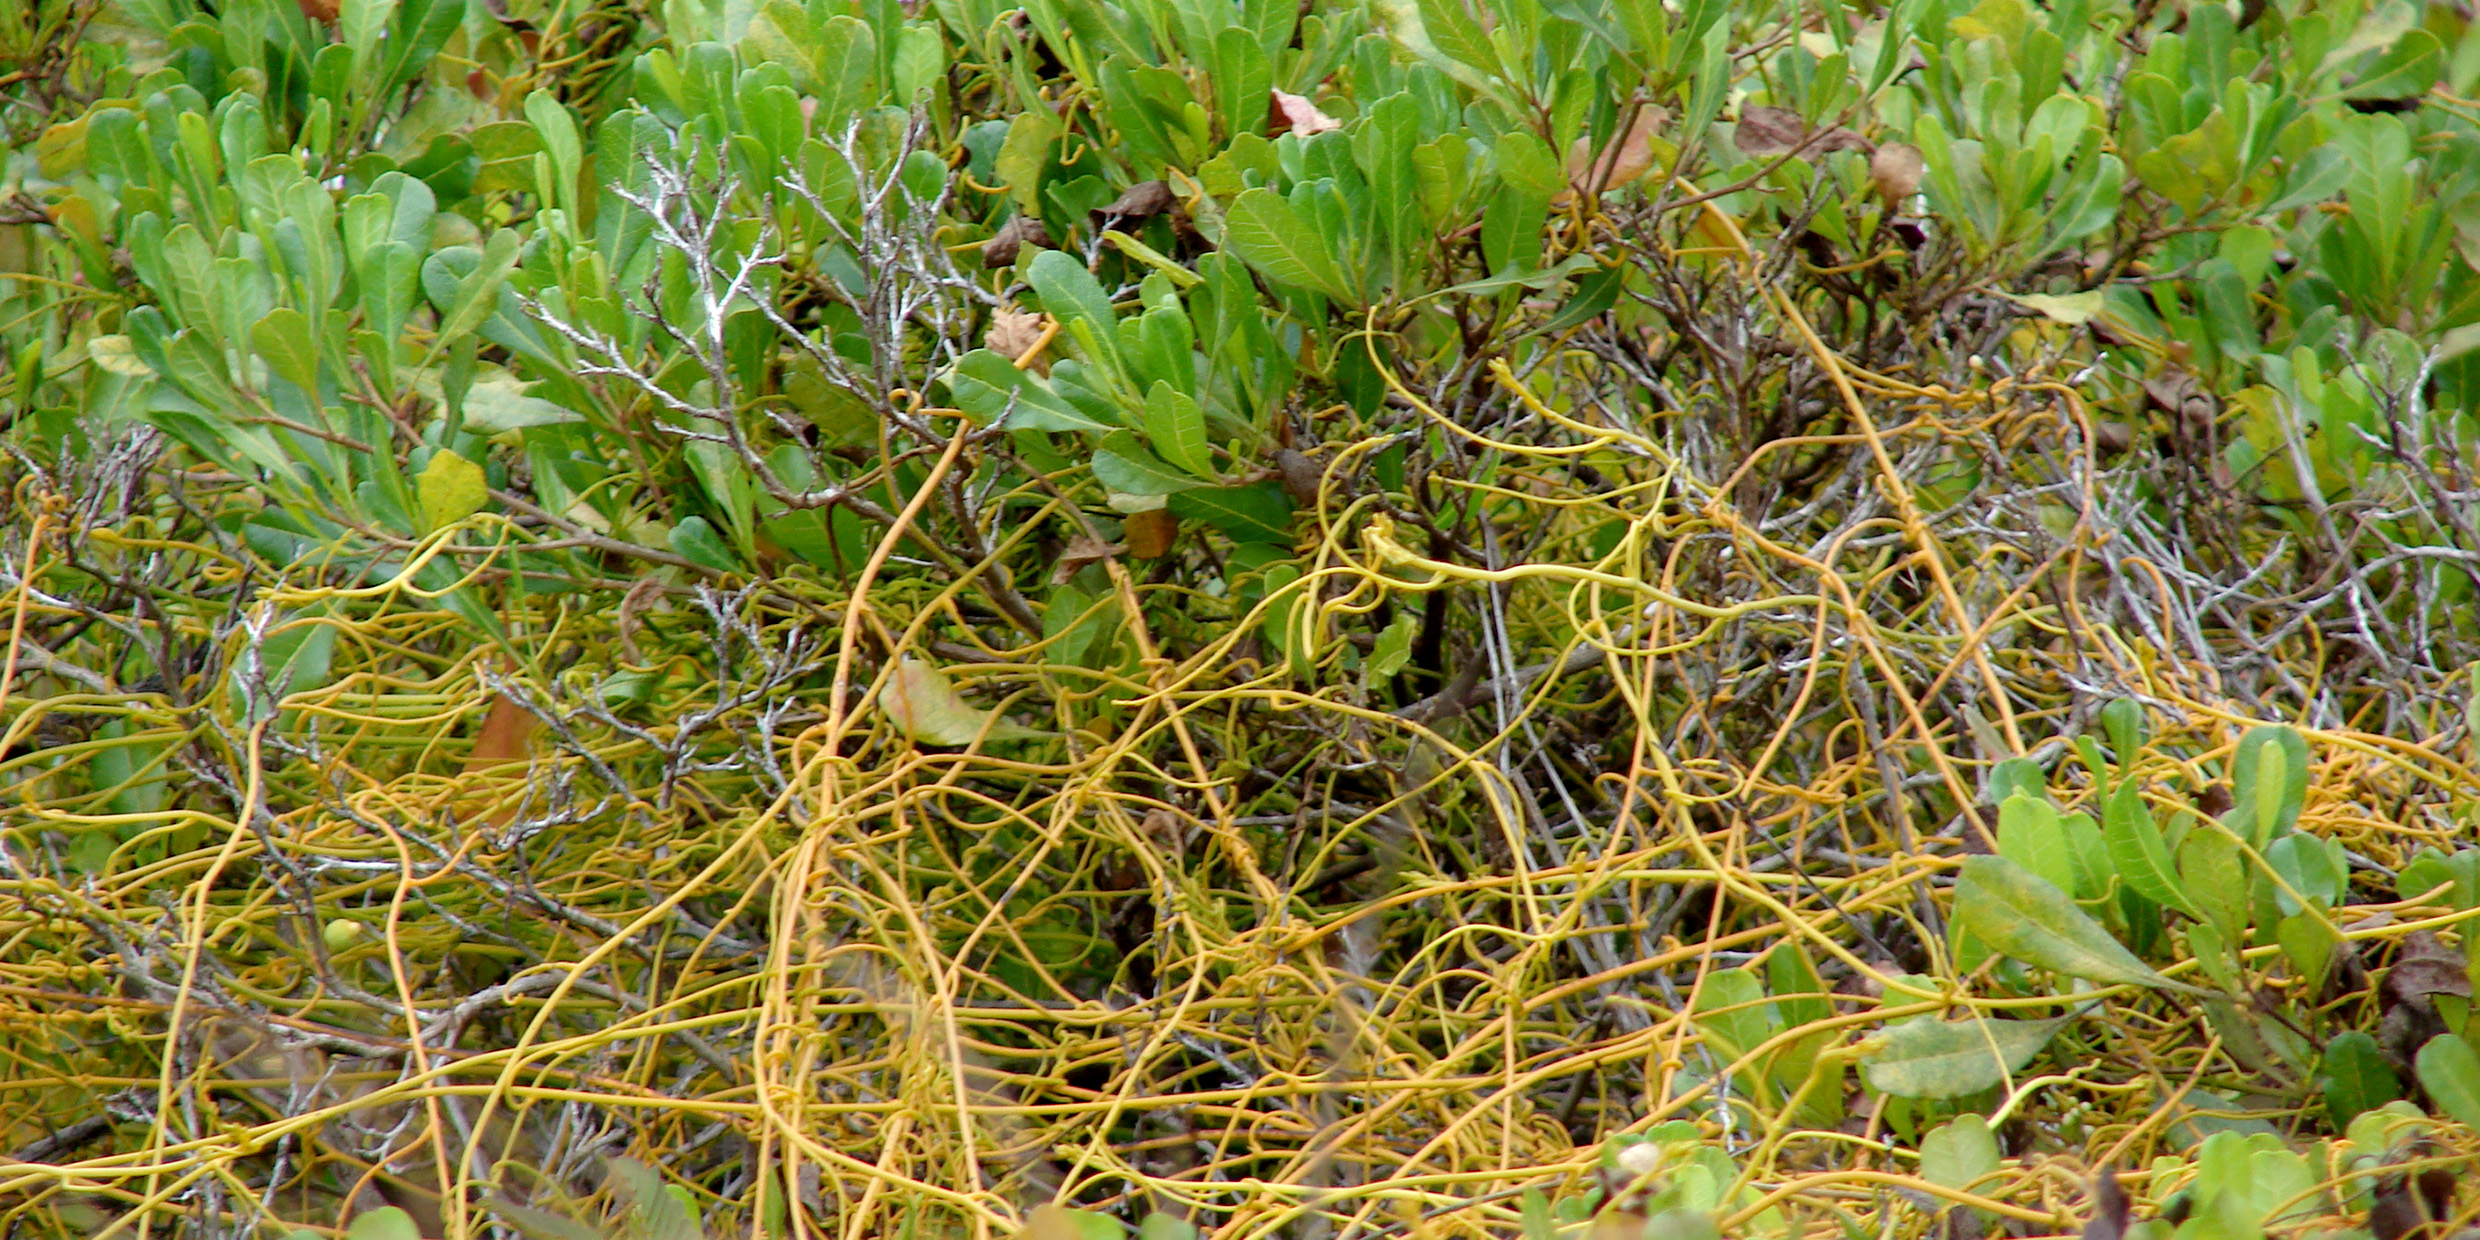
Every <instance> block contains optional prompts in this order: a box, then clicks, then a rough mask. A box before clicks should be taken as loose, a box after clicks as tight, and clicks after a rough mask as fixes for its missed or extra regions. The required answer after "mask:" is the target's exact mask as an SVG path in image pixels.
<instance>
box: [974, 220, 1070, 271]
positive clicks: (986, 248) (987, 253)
mask: <svg viewBox="0 0 2480 1240" xmlns="http://www.w3.org/2000/svg"><path fill="white" fill-rule="evenodd" d="M1028 245H1032V246H1037V247H1040V248H1042V249H1045V250H1048V249H1055V248H1057V246H1056V243H1054V242H1053V241H1052V240H1051V230H1050V226H1049V225H1047V224H1044V223H1043V222H1042V220H1041V217H1039V216H1032V215H1019V216H1015V217H1013V218H1011V219H1009V220H1008V222H1007V223H1005V224H1001V225H1000V226H999V231H997V232H995V233H992V234H990V240H988V241H985V242H983V243H982V266H983V267H984V268H985V269H989V268H995V267H1008V266H1013V265H1014V264H1015V262H1016V256H1017V255H1018V254H1020V253H1022V252H1023V251H1024V248H1025V247H1026V246H1028Z"/></svg>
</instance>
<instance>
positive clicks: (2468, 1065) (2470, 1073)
mask: <svg viewBox="0 0 2480 1240" xmlns="http://www.w3.org/2000/svg"><path fill="white" fill-rule="evenodd" d="M2414 1066H2415V1067H2416V1068H2417V1069H2418V1070H2419V1074H2420V1087H2421V1088H2423V1089H2426V1090H2427V1091H2428V1096H2429V1098H2430V1099H2431V1100H2432V1101H2434V1102H2435V1103H2436V1104H2437V1109H2438V1110H2440V1111H2443V1112H2445V1113H2446V1114H2447V1115H2450V1116H2452V1117H2453V1118H2454V1120H2455V1122H2456V1123H2460V1124H2465V1125H2469V1126H2471V1127H2475V1128H2480V1052H2475V1051H2473V1050H2472V1048H2471V1043H2469V1042H2466V1041H2464V1040H2463V1036H2462V1035H2461V1034H2459V1033H2441V1034H2438V1035H2437V1036H2436V1037H2433V1038H2430V1039H2429V1040H2428V1044H2427V1045H2426V1046H2423V1047H2421V1048H2420V1054H2419V1058H2418V1060H2417V1061H2416V1063H2415V1065H2414Z"/></svg>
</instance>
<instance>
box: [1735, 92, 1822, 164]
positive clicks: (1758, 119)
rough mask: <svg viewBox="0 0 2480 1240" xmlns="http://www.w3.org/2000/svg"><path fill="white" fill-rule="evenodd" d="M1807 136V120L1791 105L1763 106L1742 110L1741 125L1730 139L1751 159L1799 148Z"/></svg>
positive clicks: (1770, 157) (1764, 157)
mask: <svg viewBox="0 0 2480 1240" xmlns="http://www.w3.org/2000/svg"><path fill="white" fill-rule="evenodd" d="M1807 136H1808V122H1806V121H1804V120H1801V119H1800V114H1799V113H1797V112H1794V111H1792V110H1790V109H1789V108H1769V107H1765V106H1763V105H1755V106H1750V107H1744V108H1741V109H1740V110H1739V124H1738V125H1737V126H1736V127H1734V129H1733V130H1732V135H1731V140H1732V141H1733V142H1734V143H1737V144H1738V146H1739V149H1740V151H1741V152H1742V153H1743V154H1745V155H1747V156H1748V157H1749V158H1750V159H1772V158H1774V157H1776V156H1778V155H1788V154H1790V153H1791V152H1792V151H1793V150H1796V149H1798V147H1799V145H1800V140H1801V139H1803V138H1806V137H1807Z"/></svg>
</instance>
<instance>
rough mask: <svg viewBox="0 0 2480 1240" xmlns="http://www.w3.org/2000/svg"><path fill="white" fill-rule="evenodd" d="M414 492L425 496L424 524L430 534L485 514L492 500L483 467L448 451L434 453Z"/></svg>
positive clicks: (415, 480) (422, 497)
mask: <svg viewBox="0 0 2480 1240" xmlns="http://www.w3.org/2000/svg"><path fill="white" fill-rule="evenodd" d="M414 488H415V491H416V493H417V494H419V495H420V496H421V499H422V524H423V527H424V528H425V529H428V530H436V529H441V528H444V527H446V526H450V525H454V524H456V523H457V522H459V521H462V520H464V519H465V518H467V517H470V516H472V515H474V514H475V513H477V512H480V511H482V506H483V505H484V504H486V503H489V502H490V499H491V488H490V485H489V483H487V482H486V481H485V480H484V478H483V474H482V467H481V466H480V465H476V464H474V463H473V462H472V461H469V460H466V459H465V458H464V457H462V456H459V455H457V454H456V453H454V452H450V451H447V450H445V449H442V450H440V451H438V452H436V453H433V454H432V455H431V459H430V463H429V464H427V465H424V466H423V467H422V472H421V473H419V474H417V475H415V476H414Z"/></svg>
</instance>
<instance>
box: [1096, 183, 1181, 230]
mask: <svg viewBox="0 0 2480 1240" xmlns="http://www.w3.org/2000/svg"><path fill="white" fill-rule="evenodd" d="M1179 201H1180V200H1179V199H1178V198H1176V197H1174V196H1173V195H1172V193H1171V186H1170V183H1168V182H1165V181H1139V182H1137V183H1136V184H1134V185H1131V186H1129V187H1128V192H1127V193H1124V194H1121V195H1120V196H1119V197H1117V198H1114V199H1112V200H1111V202H1110V203H1109V205H1107V206H1103V207H1101V208H1098V209H1096V210H1095V212H1094V219H1095V220H1096V221H1097V222H1099V221H1102V220H1110V219H1118V220H1143V219H1151V218H1153V217H1154V216H1157V215H1160V214H1162V213H1163V212H1165V211H1168V210H1170V209H1171V208H1173V207H1175V206H1178V205H1179Z"/></svg>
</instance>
